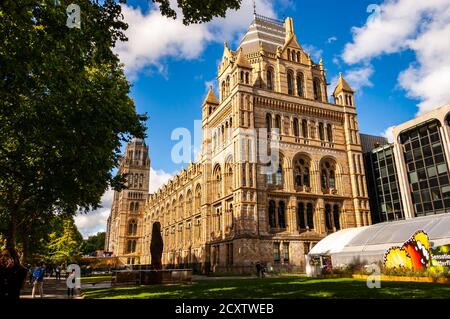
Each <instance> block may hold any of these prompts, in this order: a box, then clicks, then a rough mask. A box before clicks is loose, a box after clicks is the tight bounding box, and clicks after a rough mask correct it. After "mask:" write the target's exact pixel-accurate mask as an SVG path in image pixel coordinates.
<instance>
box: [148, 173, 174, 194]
mask: <svg viewBox="0 0 450 319" xmlns="http://www.w3.org/2000/svg"><path fill="white" fill-rule="evenodd" d="M173 175H174V174H170V173H167V172H165V171H164V170H162V169H159V170H155V169H153V168H150V186H149V191H150V193H154V192H155V191H157V190H158V188H160V187H161V186H162V185H164V184H165V183H167V181H168V180H169V179H171V178H172V177H173Z"/></svg>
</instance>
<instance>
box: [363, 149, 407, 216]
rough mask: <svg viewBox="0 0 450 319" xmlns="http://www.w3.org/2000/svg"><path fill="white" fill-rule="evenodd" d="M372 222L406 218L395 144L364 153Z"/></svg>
mask: <svg viewBox="0 0 450 319" xmlns="http://www.w3.org/2000/svg"><path fill="white" fill-rule="evenodd" d="M364 157H365V163H366V170H367V172H366V176H367V184H368V185H369V186H368V188H369V198H370V208H371V213H372V222H373V223H379V222H385V221H393V220H399V219H404V218H405V214H404V211H403V207H402V201H401V196H400V187H399V183H398V174H397V168H396V166H395V158H394V145H393V144H387V145H383V146H380V147H377V148H375V149H373V150H372V151H370V152H368V153H366V154H365V155H364Z"/></svg>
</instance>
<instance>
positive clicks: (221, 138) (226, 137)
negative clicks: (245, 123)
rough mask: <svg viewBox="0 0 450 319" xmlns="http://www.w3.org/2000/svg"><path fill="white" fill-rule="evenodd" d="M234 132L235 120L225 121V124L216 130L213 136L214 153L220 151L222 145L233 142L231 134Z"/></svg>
mask: <svg viewBox="0 0 450 319" xmlns="http://www.w3.org/2000/svg"><path fill="white" fill-rule="evenodd" d="M232 131H233V118H232V117H230V118H229V119H227V120H225V122H224V123H223V124H222V125H220V126H219V127H218V128H216V129H214V133H213V136H212V147H213V151H214V150H218V149H220V147H221V146H222V145H225V144H227V143H228V142H229V141H230V140H231V134H232Z"/></svg>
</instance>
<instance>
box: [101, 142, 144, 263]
mask: <svg viewBox="0 0 450 319" xmlns="http://www.w3.org/2000/svg"><path fill="white" fill-rule="evenodd" d="M117 174H120V175H124V176H125V177H126V189H124V190H122V191H120V192H118V191H114V197H113V204H112V207H111V213H110V216H109V218H108V221H107V231H106V243H105V250H106V251H108V252H110V253H112V254H113V256H115V257H118V258H119V259H120V261H121V262H122V263H124V264H135V263H140V256H141V255H142V253H143V252H142V250H143V249H144V245H143V237H144V235H145V234H144V226H145V225H144V219H143V216H144V211H145V203H146V201H147V198H148V191H149V182H150V180H149V179H150V158H149V155H148V147H147V145H146V144H145V141H144V140H143V139H140V138H133V139H132V140H131V141H130V142H129V143H128V144H127V146H126V149H125V154H124V155H123V157H122V158H121V160H120V165H119V170H118V172H117Z"/></svg>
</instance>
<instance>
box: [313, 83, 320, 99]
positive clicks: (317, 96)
mask: <svg viewBox="0 0 450 319" xmlns="http://www.w3.org/2000/svg"><path fill="white" fill-rule="evenodd" d="M313 89H314V100H317V101H321V100H322V90H321V89H320V80H319V79H318V78H315V79H314V81H313Z"/></svg>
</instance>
